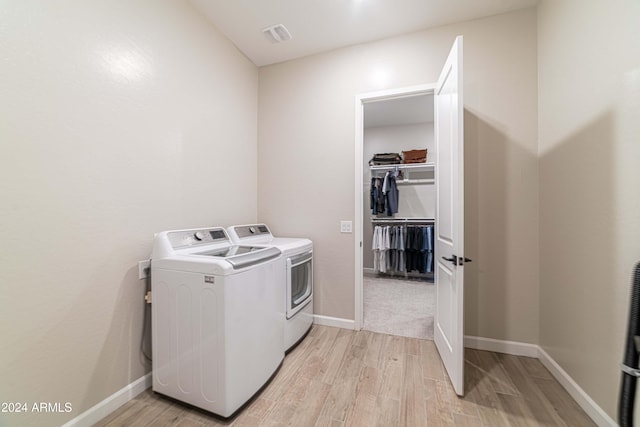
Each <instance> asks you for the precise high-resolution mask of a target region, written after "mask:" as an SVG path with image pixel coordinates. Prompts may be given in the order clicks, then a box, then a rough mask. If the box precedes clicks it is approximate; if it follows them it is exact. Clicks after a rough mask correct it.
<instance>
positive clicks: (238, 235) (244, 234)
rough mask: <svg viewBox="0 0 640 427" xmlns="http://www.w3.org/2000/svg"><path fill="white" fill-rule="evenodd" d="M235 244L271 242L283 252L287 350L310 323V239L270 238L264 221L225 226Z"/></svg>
mask: <svg viewBox="0 0 640 427" xmlns="http://www.w3.org/2000/svg"><path fill="white" fill-rule="evenodd" d="M227 231H228V232H229V236H231V240H232V241H233V242H234V243H236V244H260V245H270V246H273V247H275V248H278V249H280V250H281V251H282V256H283V261H282V268H283V269H284V271H285V276H286V278H285V280H284V282H283V283H284V284H285V293H286V299H285V300H284V301H285V314H286V321H285V326H284V348H285V351H286V352H288V351H290V350H291V349H292V348H293V347H294V346H295V345H296V344H297V343H298V342H300V341H301V340H302V339H303V338H304V337H305V335H306V334H307V332H309V329H311V325H312V324H313V242H312V241H311V240H309V239H303V238H288V237H273V235H272V234H271V231H269V227H267V226H266V225H265V224H247V225H235V226H232V227H229V228H227Z"/></svg>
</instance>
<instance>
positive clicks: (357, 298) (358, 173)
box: [353, 95, 364, 331]
mask: <svg viewBox="0 0 640 427" xmlns="http://www.w3.org/2000/svg"><path fill="white" fill-rule="evenodd" d="M363 102H364V100H363V98H362V97H361V96H359V95H356V98H355V111H356V129H355V131H356V132H355V133H356V141H355V144H354V146H355V156H354V157H355V159H356V160H355V161H356V164H355V167H354V168H353V169H354V173H355V175H354V177H353V185H354V186H355V190H354V194H355V201H354V202H355V208H354V212H355V215H356V217H355V218H354V221H353V223H354V226H355V227H354V236H353V237H354V245H353V246H354V250H355V252H354V258H353V259H354V268H355V271H354V277H355V280H354V282H355V283H354V289H353V299H354V303H355V310H354V314H355V316H354V325H353V328H354V329H355V330H356V331H359V330H361V329H362V326H363V325H364V317H363V316H364V294H363V292H364V291H363V284H362V267H363V265H364V261H363V256H362V242H363V237H362V216H363V209H364V206H363V203H362V185H363V182H362V174H363V170H362V163H363V162H364V160H363V158H362V155H363V154H362V151H363V149H364V105H363Z"/></svg>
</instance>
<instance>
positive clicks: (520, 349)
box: [464, 335, 540, 357]
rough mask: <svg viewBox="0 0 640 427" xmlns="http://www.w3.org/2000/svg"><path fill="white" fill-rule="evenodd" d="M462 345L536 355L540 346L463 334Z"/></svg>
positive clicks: (515, 353)
mask: <svg viewBox="0 0 640 427" xmlns="http://www.w3.org/2000/svg"><path fill="white" fill-rule="evenodd" d="M464 346H465V347H467V348H473V349H476V350H486V351H493V352H496V353H506V354H512V355H514V356H527V357H538V354H539V350H540V347H538V346H537V345H535V344H527V343H523V342H516V341H503V340H494V339H493V338H483V337H472V336H469V335H465V337H464Z"/></svg>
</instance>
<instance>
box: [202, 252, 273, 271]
mask: <svg viewBox="0 0 640 427" xmlns="http://www.w3.org/2000/svg"><path fill="white" fill-rule="evenodd" d="M280 254H282V252H281V251H280V250H279V249H278V248H274V247H267V248H265V247H264V246H230V247H226V248H218V249H212V250H208V251H204V252H193V253H192V254H191V255H200V256H210V257H214V258H218V259H221V260H225V261H227V262H228V263H229V264H231V266H232V267H233V269H234V270H238V269H241V268H245V267H249V266H252V265H256V264H260V263H263V262H265V261H269V260H271V259H274V258H277V257H279V256H280Z"/></svg>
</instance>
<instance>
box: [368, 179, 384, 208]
mask: <svg viewBox="0 0 640 427" xmlns="http://www.w3.org/2000/svg"><path fill="white" fill-rule="evenodd" d="M382 185H383V180H382V179H381V178H378V177H376V178H371V197H370V203H371V214H372V215H378V214H381V213H383V212H384V211H385V196H384V194H383V193H382Z"/></svg>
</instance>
